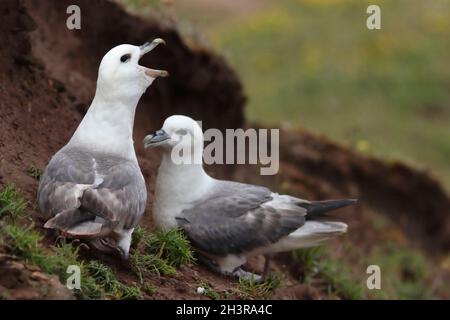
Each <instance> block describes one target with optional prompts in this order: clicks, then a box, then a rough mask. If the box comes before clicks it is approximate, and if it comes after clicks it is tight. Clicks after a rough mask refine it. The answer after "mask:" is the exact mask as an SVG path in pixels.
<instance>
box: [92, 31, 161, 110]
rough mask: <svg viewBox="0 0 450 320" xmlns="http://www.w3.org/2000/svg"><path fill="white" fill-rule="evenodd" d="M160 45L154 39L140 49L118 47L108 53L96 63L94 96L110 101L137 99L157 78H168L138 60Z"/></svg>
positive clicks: (128, 45)
mask: <svg viewBox="0 0 450 320" xmlns="http://www.w3.org/2000/svg"><path fill="white" fill-rule="evenodd" d="M161 43H163V44H164V43H165V42H164V40H162V39H159V38H158V39H155V40H153V41H152V42H151V43H149V42H146V43H145V44H143V45H142V46H133V45H130V44H121V45H119V46H116V47H114V48H112V49H111V50H109V51H108V53H106V54H105V56H104V57H103V59H102V61H101V63H100V67H99V70H98V79H97V93H96V95H97V94H99V95H101V96H103V97H105V98H108V99H111V100H114V101H123V102H128V100H130V99H133V101H134V100H136V98H137V100H139V98H140V97H141V96H142V94H143V93H144V92H145V90H146V89H147V88H148V87H149V86H150V85H151V84H152V82H153V81H154V80H155V79H156V78H157V77H165V76H167V75H168V72H167V71H165V70H155V69H150V68H147V67H144V66H141V65H139V59H140V58H141V57H142V56H143V55H144V54H146V53H147V52H150V51H151V50H153V49H154V48H155V47H156V46H158V45H159V44H161ZM136 102H137V101H136Z"/></svg>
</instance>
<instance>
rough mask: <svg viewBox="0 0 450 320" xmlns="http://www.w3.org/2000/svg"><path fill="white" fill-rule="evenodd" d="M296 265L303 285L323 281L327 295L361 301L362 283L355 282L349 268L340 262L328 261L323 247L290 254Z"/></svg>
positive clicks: (328, 258)
mask: <svg viewBox="0 0 450 320" xmlns="http://www.w3.org/2000/svg"><path fill="white" fill-rule="evenodd" d="M292 258H293V260H294V261H295V262H296V263H298V269H299V270H298V272H299V273H300V280H302V281H303V282H304V283H315V282H317V280H319V281H325V284H326V287H327V291H328V293H329V294H335V295H337V296H339V297H341V298H344V299H362V298H363V293H362V286H363V285H364V284H363V283H362V282H359V281H357V280H355V277H354V276H353V274H352V273H351V271H350V270H349V268H348V267H347V266H346V265H345V264H344V263H342V262H340V261H338V260H334V259H330V257H329V256H328V253H327V251H326V248H325V247H314V248H308V249H300V250H296V251H294V252H292Z"/></svg>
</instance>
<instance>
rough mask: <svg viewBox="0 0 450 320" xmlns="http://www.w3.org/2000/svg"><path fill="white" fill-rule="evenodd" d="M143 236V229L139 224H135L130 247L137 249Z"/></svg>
mask: <svg viewBox="0 0 450 320" xmlns="http://www.w3.org/2000/svg"><path fill="white" fill-rule="evenodd" d="M144 236H145V230H144V229H143V228H142V227H141V226H137V227H136V228H135V229H134V231H133V236H132V238H131V246H130V247H131V248H132V249H137V248H138V246H139V244H140V243H141V241H142V239H143V238H144Z"/></svg>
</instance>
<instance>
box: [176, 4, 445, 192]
mask: <svg viewBox="0 0 450 320" xmlns="http://www.w3.org/2000/svg"><path fill="white" fill-rule="evenodd" d="M369 4H379V5H380V7H381V10H382V29H381V30H379V31H370V30H368V29H367V28H366V25H365V22H366V18H367V14H366V8H367V6H368V5H369ZM175 7H176V4H175ZM218 8H220V6H217V7H214V6H212V5H209V6H204V7H203V9H202V8H201V6H197V7H196V10H195V12H189V8H183V10H184V11H183V12H182V14H183V15H181V14H180V15H179V18H180V20H183V19H186V18H185V17H186V15H188V16H189V18H190V19H194V20H195V19H196V18H199V19H198V20H200V21H201V20H202V19H201V18H202V17H203V16H207V17H209V19H208V20H207V23H205V24H203V25H201V27H202V28H203V29H200V30H198V31H199V32H200V33H203V34H205V35H206V37H207V38H208V39H209V40H210V42H211V44H212V47H213V48H214V49H216V50H217V51H219V52H221V53H222V54H224V55H225V56H226V57H227V59H228V60H229V61H230V63H231V65H232V66H233V67H234V69H235V70H236V71H237V72H238V74H239V75H240V77H241V79H242V81H243V84H244V88H245V92H246V94H247V95H248V97H249V100H248V106H247V108H246V112H247V115H248V118H249V119H250V120H252V121H257V122H260V123H263V124H274V125H275V126H277V125H279V124H280V123H282V122H285V123H290V124H292V125H294V126H304V127H306V128H309V129H311V130H313V131H315V132H318V133H321V134H325V135H327V136H329V137H331V138H333V139H336V140H339V141H341V142H343V143H346V144H348V145H349V146H355V147H358V148H360V149H361V150H362V151H363V152H367V153H369V154H373V155H377V156H381V157H386V158H388V159H399V160H403V161H406V162H408V163H409V164H412V165H415V166H417V167H420V168H424V169H429V170H431V171H432V172H434V173H435V174H436V176H438V177H439V178H440V179H441V180H442V181H444V182H445V183H446V185H447V187H450V130H449V129H448V123H449V122H450V90H449V89H448V88H449V86H450V68H448V67H447V66H448V52H449V51H450V40H449V39H450V20H449V19H448V17H449V16H450V3H449V2H448V1H433V2H432V3H430V2H429V1H422V0H396V1H378V0H375V1H369V0H363V1H361V0H334V1H331V0H317V1H311V0H281V1H261V5H260V6H258V9H257V10H254V11H253V12H250V13H248V14H245V15H244V14H239V12H236V13H235V14H233V13H232V12H231V13H230V12H228V11H226V10H225V9H224V12H223V13H222V14H221V13H220V12H217V10H218ZM211 15H213V16H214V17H216V16H217V19H212V18H211Z"/></svg>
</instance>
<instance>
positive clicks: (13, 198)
mask: <svg viewBox="0 0 450 320" xmlns="http://www.w3.org/2000/svg"><path fill="white" fill-rule="evenodd" d="M26 206H27V202H26V201H25V199H24V198H23V197H22V196H21V195H20V194H19V193H18V192H17V191H16V190H15V188H14V185H13V184H7V185H6V186H5V187H4V188H3V190H2V191H1V192H0V218H2V217H3V216H6V215H8V216H10V217H11V218H12V219H13V220H15V219H17V217H18V216H19V215H20V214H22V212H23V211H24V210H25V208H26Z"/></svg>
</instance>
